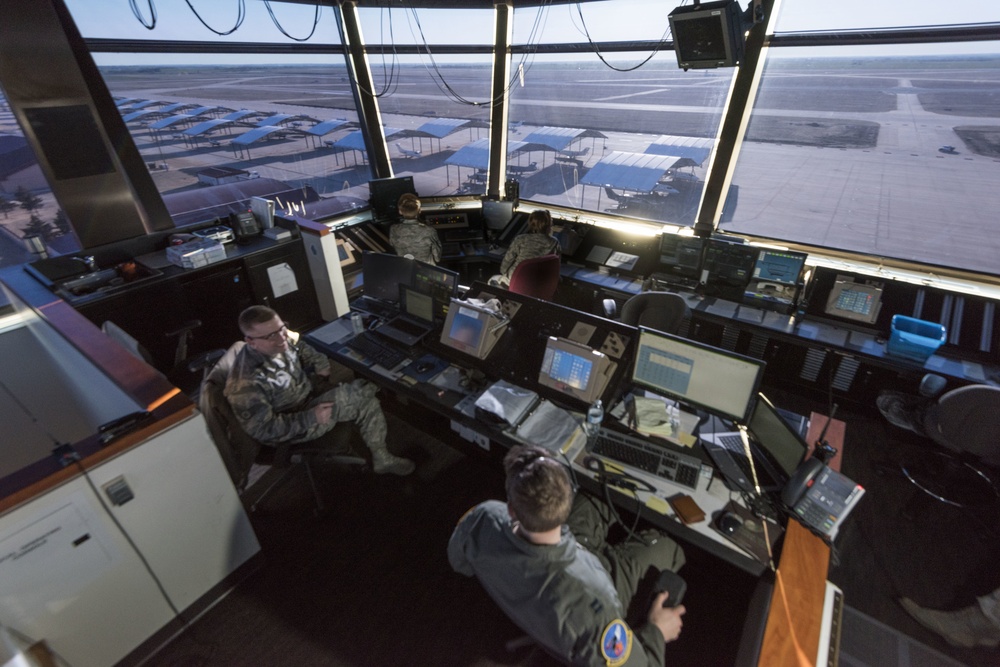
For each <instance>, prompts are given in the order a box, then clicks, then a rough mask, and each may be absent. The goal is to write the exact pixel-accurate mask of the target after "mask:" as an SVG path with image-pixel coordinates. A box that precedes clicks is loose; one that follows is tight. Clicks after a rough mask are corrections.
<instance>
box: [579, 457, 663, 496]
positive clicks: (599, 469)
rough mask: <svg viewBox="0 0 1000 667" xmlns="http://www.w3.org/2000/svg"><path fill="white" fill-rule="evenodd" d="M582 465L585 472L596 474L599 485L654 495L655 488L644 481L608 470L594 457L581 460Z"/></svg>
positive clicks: (621, 472)
mask: <svg viewBox="0 0 1000 667" xmlns="http://www.w3.org/2000/svg"><path fill="white" fill-rule="evenodd" d="M583 465H584V467H585V468H586V469H587V470H589V471H591V472H593V473H597V481H598V482H600V483H601V484H606V485H608V486H616V487H618V488H619V489H626V490H628V491H632V492H635V491H646V492H647V493H656V487H655V486H653V485H652V484H650V483H649V482H647V481H646V480H644V479H642V478H639V477H636V476H635V475H630V474H629V473H627V472H625V471H624V470H621V471H619V470H610V469H609V468H608V467H607V465H606V464H605V463H604V461H602V460H601V459H599V458H597V457H596V456H588V457H586V458H585V459H584V460H583Z"/></svg>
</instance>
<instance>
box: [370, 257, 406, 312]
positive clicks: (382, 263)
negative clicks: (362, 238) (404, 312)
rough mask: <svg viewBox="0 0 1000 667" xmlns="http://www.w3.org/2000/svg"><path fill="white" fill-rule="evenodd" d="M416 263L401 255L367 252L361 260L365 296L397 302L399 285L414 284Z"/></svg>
mask: <svg viewBox="0 0 1000 667" xmlns="http://www.w3.org/2000/svg"><path fill="white" fill-rule="evenodd" d="M415 261H416V260H412V259H410V258H408V257H400V256H399V255H390V254H388V253H382V252H366V253H365V254H364V255H363V256H362V258H361V275H362V279H361V280H362V282H363V284H364V293H365V296H370V297H372V298H375V299H381V300H382V301H390V302H393V303H395V302H397V301H398V300H399V285H400V284H403V285H412V284H413V273H414V263H415Z"/></svg>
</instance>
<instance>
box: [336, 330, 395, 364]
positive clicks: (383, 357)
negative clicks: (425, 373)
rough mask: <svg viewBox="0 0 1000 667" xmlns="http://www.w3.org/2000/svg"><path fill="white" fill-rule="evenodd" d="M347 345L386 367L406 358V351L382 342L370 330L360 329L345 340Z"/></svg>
mask: <svg viewBox="0 0 1000 667" xmlns="http://www.w3.org/2000/svg"><path fill="white" fill-rule="evenodd" d="M347 347H349V348H351V349H352V350H354V351H355V352H358V353H360V354H362V355H364V356H365V357H367V358H368V359H370V360H372V361H374V362H375V363H377V364H381V365H382V366H384V367H386V368H394V367H395V366H398V365H399V362H401V361H403V360H404V359H406V353H405V352H400V351H399V350H397V349H396V348H394V347H392V346H390V345H387V344H386V343H383V342H382V341H380V340H379V339H378V338H376V337H375V334H373V333H371V332H370V331H362V332H361V333H359V334H358V335H357V336H355V337H354V338H352V339H350V340H349V341H347Z"/></svg>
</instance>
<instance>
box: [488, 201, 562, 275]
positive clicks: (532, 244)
mask: <svg viewBox="0 0 1000 667" xmlns="http://www.w3.org/2000/svg"><path fill="white" fill-rule="evenodd" d="M558 253H559V241H557V240H556V238H555V237H554V236H552V216H551V214H549V212H548V211H545V210H542V209H539V210H537V211H532V212H531V214H530V215H529V216H528V231H527V233H525V234H519V235H517V236H515V237H514V240H513V241H511V243H510V247H509V248H507V252H506V253H505V254H504V256H503V260H502V261H501V262H500V274H499V275H496V276H493V277H492V278H490V283H491V284H493V285H502V286H503V287H506V286H507V285H509V284H510V277H511V276H512V275H513V274H514V269H515V268H516V267H517V265H518V264H520V263H521V262H523V261H524V260H526V259H531V258H532V257H541V256H542V255H551V254H558Z"/></svg>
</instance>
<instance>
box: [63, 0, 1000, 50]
mask: <svg viewBox="0 0 1000 667" xmlns="http://www.w3.org/2000/svg"><path fill="white" fill-rule="evenodd" d="M152 1H153V7H155V10H156V16H157V21H156V27H155V29H154V30H147V29H146V28H144V27H143V26H142V25H141V24H140V23H139V21H138V19H136V17H135V16H134V15H133V13H132V11H131V9H130V8H129V2H128V0H66V3H67V6H68V7H69V8H70V11H71V13H72V14H73V17H74V20H75V21H76V22H77V25H78V27H79V28H80V31H81V32H82V33H83V35H84V36H85V37H106V38H129V39H156V40H177V39H182V40H208V41H215V40H218V41H234V42H255V41H268V42H278V43H293V42H292V40H290V39H289V38H288V37H286V36H285V35H283V34H282V33H281V32H280V31H279V29H278V28H277V27H276V26H275V23H274V21H272V19H271V17H270V16H269V14H268V12H267V6H266V5H265V3H264V2H263V1H262V0H246V2H245V7H246V18H245V20H244V21H243V23H242V25H241V26H240V27H239V29H237V30H236V31H235V32H233V33H232V34H231V35H228V36H223V37H220V36H217V35H216V34H214V33H213V32H212V30H211V29H209V28H208V27H206V26H205V25H203V24H202V22H201V21H199V19H198V18H197V17H196V16H195V13H194V11H192V8H191V7H194V9H195V10H196V11H197V12H198V14H199V15H200V16H201V18H202V19H203V20H204V22H205V23H207V24H208V26H211V28H212V29H214V30H216V31H219V32H227V31H229V30H231V29H232V28H233V27H234V26H235V25H236V23H237V19H238V16H239V7H240V3H239V0H190V3H191V6H189V5H188V2H187V1H186V0H152ZM740 2H741V5H746V4H748V2H749V0H740ZM135 4H136V5H137V6H138V7H139V8H140V11H141V12H142V14H143V16H144V17H145V19H146V20H147V21H148V20H149V19H150V12H149V0H136V3H135ZM676 4H677V3H675V2H670V1H664V0H608V1H605V2H587V3H583V4H580V5H577V4H571V5H561V6H556V7H550V8H548V9H546V10H541V11H543V13H542V15H541V16H539V14H538V12H539V11H540V10H538V9H537V8H530V9H528V8H526V9H520V10H516V11H515V13H514V41H515V43H524V42H526V41H528V40H529V39H530V41H532V42H533V41H536V40H537V39H539V38H540V39H541V40H542V41H545V42H553V43H560V42H581V41H586V39H587V36H586V35H587V34H588V33H589V36H590V38H591V39H593V40H594V41H614V40H623V39H658V38H660V37H661V36H662V35H663V34H664V30H665V28H666V26H667V15H668V14H669V12H670V10H671V9H673V7H675V6H676ZM680 4H690V2H688V1H685V2H682V3H680ZM408 5H409V3H406V5H405V6H408ZM270 6H271V8H272V10H273V12H274V15H275V17H276V19H277V21H278V22H279V23H280V24H281V26H282V27H283V28H284V30H285V31H286V32H287V33H289V34H290V35H292V36H294V37H297V38H304V37H306V36H307V35H308V34H309V33H310V31H311V30H312V26H313V17H314V16H315V8H314V7H313V6H309V5H300V4H285V3H280V2H271V3H270ZM776 7H778V11H777V14H778V17H777V22H776V30H777V31H779V32H790V31H800V30H819V29H855V28H871V27H912V26H920V25H938V24H955V23H982V22H988V21H998V20H1000V11H998V10H997V9H996V5H995V4H994V3H993V2H988V1H986V0H949V2H948V3H947V5H942V4H941V3H940V2H931V1H930V0H911V1H910V2H905V3H901V2H886V1H885V0H882V1H879V0H838V1H837V2H820V1H819V0H778V2H777V4H776ZM943 7H947V14H946V15H945V13H944V12H943V11H942V8H943ZM904 9H905V12H904V11H903V10H904ZM360 15H361V18H362V29H363V30H364V32H365V35H366V38H367V39H368V41H371V42H386V43H389V42H390V41H394V42H396V43H405V44H419V43H421V42H422V41H423V39H426V41H427V42H428V43H431V44H434V43H437V44H454V43H480V44H485V43H489V42H490V41H491V39H492V37H491V36H492V30H493V25H492V11H491V10H488V9H487V10H475V11H469V10H455V11H451V10H429V9H421V10H417V12H416V17H414V15H413V14H411V13H410V12H408V11H406V10H404V9H402V8H395V9H393V10H392V11H391V13H390V12H389V11H388V10H385V9H377V8H371V9H361V10H360ZM458 15H461V17H462V18H461V19H460V20H459V19H457V18H456V17H457V16H458ZM581 16H582V19H581ZM390 17H391V24H390ZM390 25H391V29H392V31H391V33H390ZM533 29H534V30H537V32H535V33H534V36H533V32H532V31H533ZM421 32H422V33H423V36H421ZM337 40H338V38H337V26H336V21H335V19H334V14H333V10H332V9H330V8H322V9H321V10H320V21H319V25H318V26H317V29H316V32H315V36H314V37H313V38H312V39H311V40H310V41H311V42H318V43H322V42H336V41H337ZM947 48H948V52H949V53H956V52H958V53H983V52H997V51H1000V47H998V46H997V44H996V43H986V44H983V43H978V44H977V43H971V44H955V45H948V47H947ZM927 49H928V47H927V46H921V45H917V46H916V48H915V49H914V48H913V47H907V49H903V50H902V51H900V49H899V47H895V49H894V50H890V52H891V53H893V54H897V55H908V53H906V51H910V52H911V53H925V52H927ZM882 52H885V51H884V50H883V51H880V50H878V49H876V50H875V51H873V53H876V54H877V53H882ZM852 55H861V54H859V53H857V52H853V53H852ZM210 58H212V62H226V59H224V58H219V57H215V56H211V57H210ZM267 61H268V60H266V59H264V58H262V59H261V60H260V61H259V62H267ZM151 62H160V63H162V62H163V58H162V57H156V58H153V59H150V58H147V57H138V56H134V55H133V56H124V55H123V56H102V57H101V59H100V64H131V63H135V64H147V63H151ZM188 62H192V63H201V64H206V56H197V57H193V58H191V59H190V60H189V61H188ZM229 62H231V63H241V62H242V63H246V58H245V56H244V57H242V58H234V59H231V60H229ZM285 62H287V61H285ZM299 62H316V58H310V59H302V60H299Z"/></svg>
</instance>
